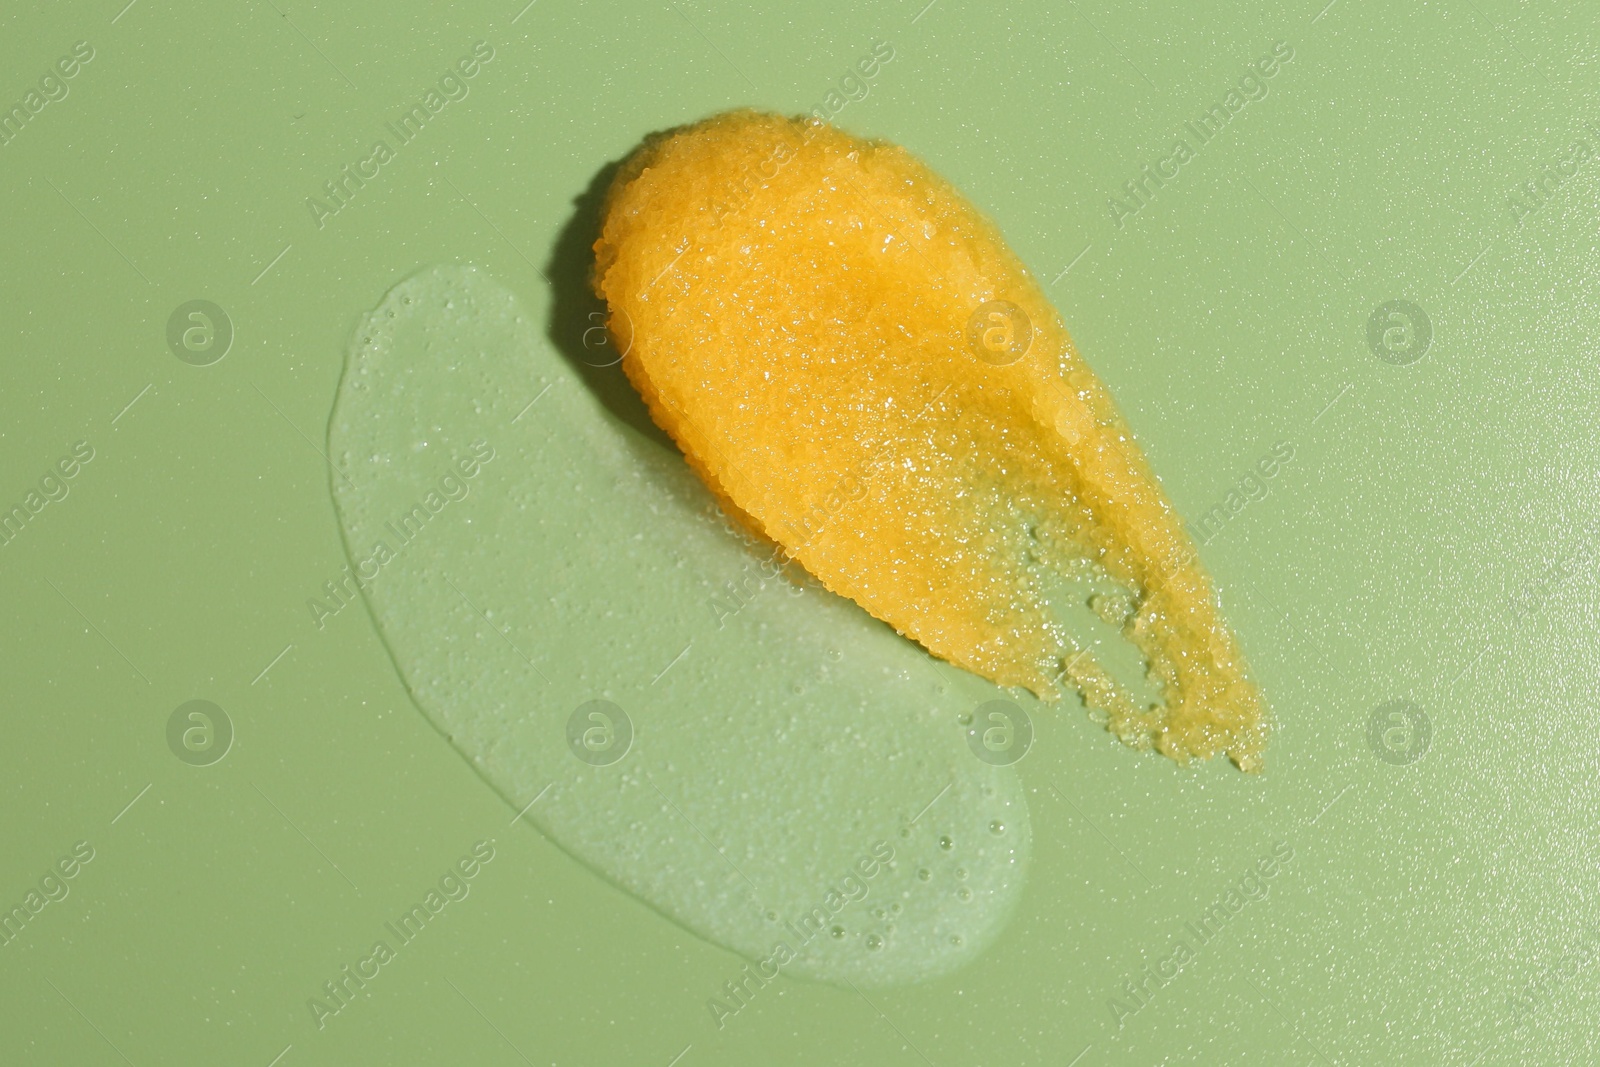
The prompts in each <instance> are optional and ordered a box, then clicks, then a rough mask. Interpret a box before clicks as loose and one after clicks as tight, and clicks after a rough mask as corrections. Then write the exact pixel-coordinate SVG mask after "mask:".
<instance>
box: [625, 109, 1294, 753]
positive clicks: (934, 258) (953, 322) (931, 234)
mask: <svg viewBox="0 0 1600 1067" xmlns="http://www.w3.org/2000/svg"><path fill="white" fill-rule="evenodd" d="M595 255H596V270H595V288H596V290H597V292H598V293H599V294H600V296H601V297H603V298H604V299H605V300H606V301H607V304H608V306H609V308H610V318H609V326H610V328H611V331H612V333H613V335H614V336H616V338H617V340H618V346H619V349H621V350H625V351H626V353H627V354H626V355H625V357H624V358H623V361H622V366H623V369H624V370H625V371H626V372H627V375H628V378H629V380H631V381H632V382H633V384H634V386H635V387H636V388H637V389H638V390H639V392H640V393H642V394H643V396H644V398H645V400H646V402H647V403H648V404H649V407H650V412H651V414H652V416H653V417H654V419H655V420H656V422H657V423H659V424H660V425H661V427H662V428H663V429H664V430H666V431H667V433H669V434H671V435H672V437H673V439H674V440H675V441H677V443H678V445H679V447H681V448H682V449H683V452H684V454H685V456H686V457H687V458H688V460H689V463H690V464H691V465H692V466H693V467H694V469H695V470H696V471H697V472H698V473H699V474H700V476H701V477H702V478H703V479H704V480H705V481H706V483H707V484H708V485H709V486H710V487H711V489H712V491H713V492H715V493H716V494H717V496H718V497H719V499H721V500H722V502H723V504H724V506H725V507H727V508H728V510H729V511H730V512H732V513H733V514H735V515H736V516H738V517H739V518H740V519H741V520H742V521H744V522H745V523H746V524H748V525H749V526H750V527H751V528H753V529H754V530H755V531H756V532H758V533H760V534H762V535H764V536H765V537H767V538H769V539H770V540H772V541H773V542H775V543H776V544H777V545H778V546H780V548H781V551H782V553H783V555H785V556H787V557H788V558H792V559H794V560H796V561H798V562H799V563H800V564H802V565H803V566H804V567H805V569H806V570H807V571H809V572H810V573H811V574H812V575H814V576H815V577H816V578H817V579H818V580H820V581H821V582H822V583H823V584H824V585H825V586H827V588H829V589H831V590H832V591H834V592H835V593H838V594H840V595H842V596H847V597H849V598H851V599H852V600H854V601H856V603H858V604H860V605H861V606H862V607H864V608H866V609H867V610H868V611H869V612H871V613H872V614H873V615H875V616H877V617H878V618H879V619H882V620H883V621H885V622H887V623H889V624H890V625H891V626H893V627H894V628H895V629H896V630H898V631H899V632H900V633H902V634H904V635H906V636H908V637H910V638H912V639H914V640H916V641H918V642H920V643H921V644H922V645H923V646H924V647H925V648H927V649H928V650H929V651H930V652H932V653H934V654H935V655H937V656H940V657H942V658H944V659H946V660H949V661H950V662H951V663H954V664H957V665H959V666H961V667H964V668H967V669H968V670H971V671H975V672H976V673H978V674H981V675H983V676H985V677H987V678H989V679H991V680H993V681H995V682H997V683H999V684H1001V685H1018V686H1025V687H1026V688H1028V689H1030V690H1032V691H1033V692H1034V693H1036V694H1038V695H1039V696H1040V697H1042V698H1045V699H1054V698H1055V696H1056V695H1057V694H1058V688H1057V687H1058V685H1060V684H1061V683H1062V682H1063V681H1065V682H1070V684H1071V685H1072V686H1073V687H1074V688H1075V689H1076V690H1077V691H1078V693H1079V694H1081V696H1082V697H1083V700H1084V702H1085V703H1086V704H1087V705H1088V707H1089V708H1090V710H1091V712H1095V713H1098V716H1099V717H1103V718H1104V719H1105V721H1106V723H1107V725H1108V728H1109V729H1110V730H1111V731H1112V732H1113V733H1114V734H1116V735H1117V736H1118V737H1119V738H1121V739H1122V740H1123V741H1124V742H1126V743H1128V744H1130V745H1133V746H1135V747H1141V748H1142V747H1149V746H1151V745H1153V746H1154V747H1155V748H1157V749H1158V750H1159V751H1161V752H1163V753H1165V754H1166V755H1168V756H1170V757H1172V758H1173V759H1175V760H1178V761H1180V762H1183V761H1187V760H1188V759H1190V758H1191V757H1200V758H1209V757H1211V756H1213V755H1216V754H1217V753H1219V752H1221V753H1226V754H1227V755H1228V756H1229V757H1230V758H1231V759H1232V760H1233V761H1234V762H1235V763H1236V764H1238V766H1240V767H1241V768H1243V769H1245V770H1258V769H1259V768H1260V766H1261V750H1262V748H1263V746H1264V745H1265V742H1266V733H1267V731H1266V724H1265V722H1264V720H1263V714H1262V704H1261V698H1260V694H1259V693H1258V691H1257V690H1256V688H1255V686H1254V685H1253V684H1252V683H1251V681H1250V680H1249V678H1248V675H1247V670H1246V667H1245V662H1244V658H1243V656H1242V655H1241V653H1240V650H1239V647H1238V644H1237V642H1236V641H1235V639H1234V637H1233V634H1232V633H1231V632H1230V631H1229V630H1228V628H1227V626H1226V624H1225V623H1224V622H1223V620H1222V618H1221V617H1220V615H1219V614H1218V610H1217V604H1216V596H1215V593H1214V591H1213V590H1212V587H1211V583H1210V580H1209V579H1208V578H1207V576H1206V574H1205V572H1204V571H1203V570H1202V569H1201V567H1200V566H1199V564H1198V562H1197V560H1196V553H1195V547H1194V545H1193V543H1192V542H1191V541H1190V539H1189V537H1188V535H1187V534H1186V533H1185V531H1184V529H1183V526H1182V524H1181V522H1180V521H1179V519H1178V516H1177V514H1176V513H1175V512H1174V510H1173V508H1172V505H1171V504H1170V503H1168V501H1167V499H1166V497H1165V495H1164V494H1163V493H1162V491H1161V487H1160V485H1159V484H1158V483H1157V482H1156V480H1155V477H1154V475H1152V474H1151V472H1150V469H1149V467H1148V466H1147V465H1146V463H1145V460H1144V456H1143V455H1142V454H1141V452H1140V450H1139V447H1138V445H1137V444H1135V443H1134V440H1133V436H1132V434H1131V433H1130V432H1129V430H1128V427H1127V425H1126V424H1125V423H1124V422H1123V420H1122V417H1121V416H1120V414H1119V413H1118V412H1117V410H1116V407H1115V405H1114V404H1113V403H1112V401H1111V397H1110V395H1109V394H1108V393H1107V392H1106V389H1105V387H1104V386H1103V385H1102V384H1101V383H1100V381H1099V380H1098V379H1097V378H1096V377H1095V375H1094V373H1093V372H1092V371H1091V370H1090V369H1089V368H1088V366H1086V365H1085V364H1084V362H1083V361H1082V360H1081V359H1080V358H1079V357H1078V354H1077V352H1076V351H1075V350H1074V349H1073V346H1072V342H1071V340H1070V339H1069V338H1068V336H1067V332H1066V329H1065V327H1064V326H1063V325H1062V323H1061V321H1060V319H1059V317H1058V316H1057V314H1056V312H1055V309H1054V308H1052V307H1051V306H1050V304H1049V302H1048V301H1047V300H1046V299H1045V296H1044V294H1043V292H1041V291H1040V289H1039V287H1038V285H1037V284H1036V283H1035V282H1034V280H1033V278H1032V276H1031V275H1029V273H1028V271H1027V270H1026V268H1024V267H1023V266H1022V264H1021V263H1020V262H1019V261H1018V260H1017V258H1016V256H1014V255H1013V254H1012V253H1011V251H1010V250H1009V249H1008V248H1007V247H1006V245H1005V242H1004V241H1003V240H1002V238H1001V236H1000V234H999V232H998V231H997V230H996V229H995V227H994V225H993V224H992V223H990V222H989V221H988V220H987V219H985V218H984V217H983V216H982V215H980V214H979V213H978V212H977V211H976V210H975V209H974V208H973V207H972V205H970V204H969V203H967V202H966V200H965V199H963V198H962V197H961V195H960V194H959V193H957V192H956V191H955V189H953V188H952V187H951V186H950V185H949V184H948V183H946V182H945V181H944V180H943V179H941V178H939V177H938V175H936V174H934V173H933V172H931V171H930V170H928V168H927V167H925V166H923V165H922V164H921V163H920V162H918V161H917V160H916V159H914V158H912V156H911V155H910V154H909V153H908V152H906V151H905V150H904V149H903V148H900V147H898V146H896V145H892V144H887V143H884V142H881V141H862V140H858V139H856V138H853V137H850V136H848V135H846V134H843V133H840V132H839V131H837V130H834V129H833V128H831V127H829V126H826V125H823V124H820V123H816V122H808V121H803V120H791V119H786V118H782V117H780V116H776V115H768V114H762V113H757V112H753V111H737V112H730V113H728V114H724V115H718V116H716V117H714V118H711V119H708V120H706V121H704V122H701V123H698V124H696V125H693V126H688V127H683V128H681V129H678V130H674V131H670V132H669V133H667V134H663V135H659V136H657V137H654V138H652V139H650V140H649V141H647V142H646V143H645V145H644V146H643V147H641V148H640V149H639V150H638V152H636V153H635V154H634V155H633V156H632V157H631V158H630V159H629V160H628V161H627V162H626V163H624V164H623V166H622V168H621V170H620V171H619V173H618V175H617V178H616V181H615V183H614V184H613V186H612V188H611V191H610V194H609V197H608V200H607V203H606V208H605V214H604V221H603V225H602V230H601V236H600V239H599V240H598V241H596V242H595ZM1086 566H1087V567H1090V568H1091V569H1093V570H1094V571H1095V572H1097V573H1100V574H1102V575H1105V576H1109V578H1110V579H1111V580H1113V581H1114V582H1115V583H1116V584H1117V585H1118V586H1119V587H1120V588H1121V589H1122V591H1123V593H1122V595H1121V596H1117V597H1103V596H1102V597H1097V598H1096V602H1095V606H1096V610H1097V612H1098V613H1099V614H1100V615H1101V617H1102V618H1106V619H1107V620H1108V621H1111V622H1113V623H1114V624H1116V625H1118V626H1119V627H1120V629H1121V632H1122V634H1123V635H1124V636H1125V637H1126V638H1127V639H1128V640H1130V641H1132V642H1133V643H1134V644H1135V645H1136V646H1137V647H1138V648H1139V650H1140V651H1141V652H1142V653H1143V655H1144V657H1145V660H1146V662H1147V665H1148V670H1149V676H1150V680H1151V683H1152V685H1153V686H1154V689H1155V691H1156V692H1157V693H1158V694H1159V695H1160V697H1161V699H1162V704H1160V705H1157V706H1147V705H1145V704H1144V703H1142V702H1140V701H1139V700H1137V699H1136V698H1135V697H1134V696H1133V694H1132V693H1130V692H1129V691H1128V690H1127V688H1126V687H1124V686H1123V685H1122V684H1121V683H1119V682H1118V681H1117V680H1116V679H1114V678H1113V677H1112V676H1111V675H1110V674H1109V673H1108V672H1106V671H1105V670H1104V669H1103V668H1101V667H1100V666H1099V665H1098V664H1097V663H1096V662H1095V660H1094V657H1093V656H1092V655H1090V654H1088V653H1087V652H1086V651H1083V650H1080V649H1079V648H1077V647H1076V644H1075V642H1074V640H1073V638H1072V637H1071V636H1070V635H1069V633H1068V631H1067V629H1066V628H1065V627H1064V626H1063V625H1062V624H1061V622H1060V621H1059V620H1058V619H1057V618H1056V617H1055V616H1054V614H1053V613H1052V611H1051V610H1050V606H1049V604H1048V603H1047V598H1046V588H1047V584H1048V583H1047V578H1048V577H1049V572H1051V571H1054V572H1056V573H1058V574H1060V575H1075V574H1081V573H1082V571H1083V569H1084V568H1085V567H1086Z"/></svg>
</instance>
